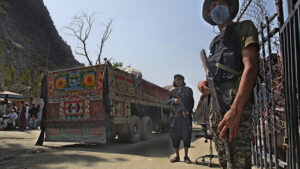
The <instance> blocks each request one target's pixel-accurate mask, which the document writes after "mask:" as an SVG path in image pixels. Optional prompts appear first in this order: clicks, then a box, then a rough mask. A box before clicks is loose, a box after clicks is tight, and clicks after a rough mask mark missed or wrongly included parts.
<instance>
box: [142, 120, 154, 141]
mask: <svg viewBox="0 0 300 169" xmlns="http://www.w3.org/2000/svg"><path fill="white" fill-rule="evenodd" d="M142 125H143V132H142V139H144V140H147V139H150V138H151V137H152V120H151V118H150V117H149V116H144V117H143V118H142Z"/></svg>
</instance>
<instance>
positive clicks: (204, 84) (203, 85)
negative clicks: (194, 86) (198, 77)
mask: <svg viewBox="0 0 300 169" xmlns="http://www.w3.org/2000/svg"><path fill="white" fill-rule="evenodd" d="M198 89H199V90H200V92H201V93H202V94H203V95H207V94H210V89H209V88H208V81H207V80H204V81H201V82H199V83H198Z"/></svg>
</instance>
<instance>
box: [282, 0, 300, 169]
mask: <svg viewBox="0 0 300 169" xmlns="http://www.w3.org/2000/svg"><path fill="white" fill-rule="evenodd" d="M299 21H300V0H298V2H297V3H295V5H294V9H293V10H291V11H290V16H289V17H288V19H287V20H286V21H285V23H284V24H283V26H282V27H281V30H280V39H281V48H282V55H283V65H284V66H283V67H284V86H285V96H286V97H285V102H286V104H285V109H286V120H287V138H288V141H287V144H288V161H287V162H288V168H290V169H299V168H300V137H299V136H300V135H299V132H300V110H299V106H300V98H299V96H300V89H299V88H300V83H299V80H300V72H299V71H300V67H299V66H300V58H299V57H300V29H299V24H300V22H299Z"/></svg>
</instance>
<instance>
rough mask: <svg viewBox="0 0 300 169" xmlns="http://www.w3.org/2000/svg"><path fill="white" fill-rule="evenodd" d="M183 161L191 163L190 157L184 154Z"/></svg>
mask: <svg viewBox="0 0 300 169" xmlns="http://www.w3.org/2000/svg"><path fill="white" fill-rule="evenodd" d="M184 162H186V163H188V164H191V163H192V161H191V160H190V158H189V157H188V156H184Z"/></svg>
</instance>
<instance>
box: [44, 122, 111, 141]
mask: <svg viewBox="0 0 300 169" xmlns="http://www.w3.org/2000/svg"><path fill="white" fill-rule="evenodd" d="M45 135H46V137H45V141H52V142H82V143H106V142H107V139H106V132H105V125H104V124H94V125H82V124H80V125H79V124H78V126H74V127H71V126H68V127H55V126H49V127H46V129H45Z"/></svg>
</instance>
